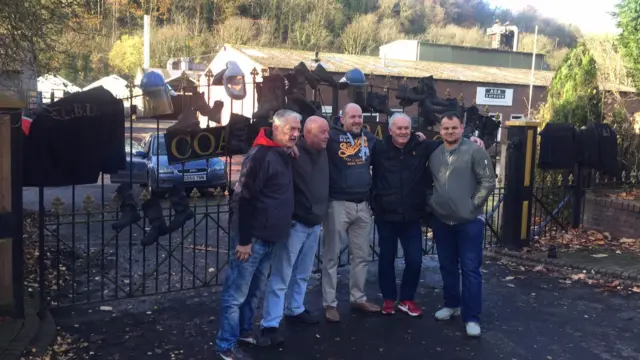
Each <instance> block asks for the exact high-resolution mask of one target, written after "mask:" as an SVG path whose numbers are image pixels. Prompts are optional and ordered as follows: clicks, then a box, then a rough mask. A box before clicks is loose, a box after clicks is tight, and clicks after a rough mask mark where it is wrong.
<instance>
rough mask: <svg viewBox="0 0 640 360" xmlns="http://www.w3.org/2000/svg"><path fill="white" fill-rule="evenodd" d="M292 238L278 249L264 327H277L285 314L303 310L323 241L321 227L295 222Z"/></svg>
mask: <svg viewBox="0 0 640 360" xmlns="http://www.w3.org/2000/svg"><path fill="white" fill-rule="evenodd" d="M293 223H294V226H293V227H292V228H291V231H289V239H288V240H287V241H286V242H284V243H279V244H277V245H276V246H275V249H274V254H273V266H272V267H271V277H270V278H269V282H268V284H267V291H266V293H265V297H264V309H263V319H262V327H263V328H265V327H278V325H279V324H280V320H282V316H283V309H284V314H286V315H294V316H295V315H299V314H301V313H302V312H303V311H304V310H305V307H304V295H305V293H306V292H307V283H308V281H309V276H310V275H311V271H312V270H313V260H314V259H315V254H316V251H317V250H318V242H319V241H320V225H317V226H314V227H307V226H305V225H303V224H301V223H299V222H296V221H294V222H293Z"/></svg>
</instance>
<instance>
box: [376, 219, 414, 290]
mask: <svg viewBox="0 0 640 360" xmlns="http://www.w3.org/2000/svg"><path fill="white" fill-rule="evenodd" d="M375 221H376V227H377V229H378V246H379V247H380V259H379V262H378V284H379V285H380V292H382V298H383V299H384V300H393V301H395V300H400V301H413V298H414V296H415V294H416V289H417V288H418V283H419V282H420V271H421V269H422V227H421V226H420V220H416V221H410V222H390V221H384V220H381V219H380V220H378V219H376V220H375ZM398 239H399V240H400V245H402V252H403V253H404V262H405V267H404V273H403V274H402V283H401V284H400V298H398V290H397V288H396V269H395V260H396V255H397V252H398Z"/></svg>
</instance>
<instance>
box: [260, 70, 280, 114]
mask: <svg viewBox="0 0 640 360" xmlns="http://www.w3.org/2000/svg"><path fill="white" fill-rule="evenodd" d="M256 95H257V97H258V109H257V110H256V112H255V113H253V118H254V119H258V118H270V117H271V116H272V115H273V113H275V112H276V111H278V110H280V109H282V108H284V105H285V83H284V77H282V75H269V76H265V77H264V79H263V80H262V84H260V85H259V86H258V87H257V88H256Z"/></svg>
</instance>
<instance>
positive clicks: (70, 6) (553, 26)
mask: <svg viewBox="0 0 640 360" xmlns="http://www.w3.org/2000/svg"><path fill="white" fill-rule="evenodd" d="M11 3H12V4H13V5H12V6H11V7H3V8H2V9H0V19H1V20H3V21H0V23H2V24H3V25H0V34H3V33H4V34H7V35H8V36H6V37H5V38H8V39H18V38H19V39H20V40H21V41H22V42H21V45H20V46H21V47H24V48H26V49H27V50H28V51H29V52H32V53H34V54H35V58H36V59H35V60H34V61H36V64H37V68H38V72H39V73H41V74H42V73H45V72H57V73H60V74H61V75H63V76H65V77H66V78H68V79H69V80H71V81H73V82H78V83H80V84H82V83H88V82H90V81H92V80H95V79H97V78H100V77H101V76H104V75H107V74H109V73H113V72H115V73H118V74H120V75H123V76H127V75H130V74H131V68H132V66H131V63H135V62H136V61H138V59H137V57H138V56H141V52H140V51H123V49H122V47H123V46H125V45H126V44H131V45H134V44H135V45H137V44H139V43H140V39H139V38H140V37H141V36H142V26H143V15H145V14H149V15H151V16H152V24H153V31H152V51H151V62H152V66H154V67H162V66H164V64H166V61H167V60H168V59H169V58H171V57H181V56H190V57H194V58H195V59H196V61H201V62H205V63H206V62H208V61H210V60H211V58H212V57H213V55H214V54H215V53H216V52H217V49H218V48H219V46H220V45H221V44H223V43H232V44H243V45H256V46H269V47H285V48H294V49H304V50H319V51H322V52H345V53H351V54H372V55H375V54H377V49H378V46H380V45H381V44H383V43H386V42H389V41H393V40H397V39H405V38H413V39H422V40H425V41H429V42H434V43H442V44H455V45H465V46H478V47H489V38H488V37H487V36H486V35H485V34H484V33H485V29H486V28H487V27H490V26H491V25H492V24H493V23H494V21H495V20H500V21H501V22H506V21H509V22H510V23H511V24H515V25H517V26H518V27H519V28H520V29H521V31H522V34H521V39H520V46H519V47H520V49H519V50H521V51H532V48H533V34H532V32H533V29H534V28H535V25H536V24H537V25H539V33H540V36H539V39H538V50H539V51H540V52H542V53H546V54H547V56H548V62H549V64H550V66H551V67H552V68H555V67H556V66H557V65H558V64H559V63H560V61H561V60H562V57H563V56H564V54H565V53H566V51H567V48H570V47H573V46H575V45H576V43H577V40H578V38H579V36H580V34H579V32H578V30H577V29H576V28H574V27H571V26H567V25H564V24H561V23H558V22H556V21H554V20H552V19H548V18H544V17H542V16H541V15H539V14H538V13H537V11H536V9H535V8H533V7H526V8H524V9H522V10H521V11H519V12H517V13H514V12H512V11H510V10H506V9H501V8H494V7H492V6H490V5H489V4H488V3H487V2H485V1H484V0H325V1H320V0H143V1H140V0H23V1H21V2H11ZM33 9H40V10H37V11H35V12H34V10H33ZM34 13H35V16H34ZM14 14H18V16H15V15H14ZM4 19H7V21H4ZM34 19H35V20H38V21H33V20H34ZM10 21H13V22H12V23H9V22H10ZM15 34H20V37H16V36H14V35H15ZM14 41H15V40H14ZM116 44H120V49H117V47H118V46H117V45H116ZM114 45H116V49H114ZM114 51H115V53H114ZM0 56H3V57H5V59H4V62H5V63H7V62H10V61H7V59H6V57H7V56H6V53H5V54H2V55H0ZM123 56H134V57H136V58H133V59H127V58H123ZM14 61H15V59H14ZM0 62H2V60H0ZM2 67H3V68H5V64H2Z"/></svg>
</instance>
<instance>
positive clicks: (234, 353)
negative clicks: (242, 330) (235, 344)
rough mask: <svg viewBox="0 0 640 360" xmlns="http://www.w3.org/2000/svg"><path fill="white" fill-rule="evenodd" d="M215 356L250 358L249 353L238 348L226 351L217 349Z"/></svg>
mask: <svg viewBox="0 0 640 360" xmlns="http://www.w3.org/2000/svg"><path fill="white" fill-rule="evenodd" d="M217 358H218V359H222V360H251V357H250V356H249V355H247V354H245V353H244V352H243V351H242V350H240V349H238V348H234V349H231V350H227V351H219V352H218V356H217Z"/></svg>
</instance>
